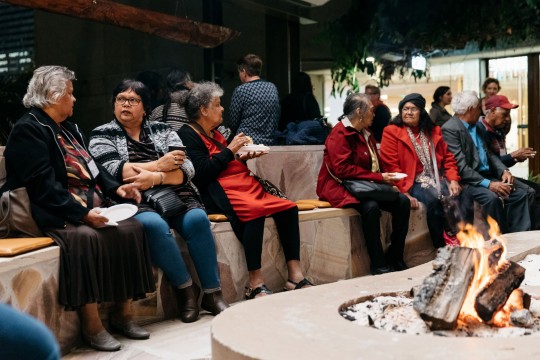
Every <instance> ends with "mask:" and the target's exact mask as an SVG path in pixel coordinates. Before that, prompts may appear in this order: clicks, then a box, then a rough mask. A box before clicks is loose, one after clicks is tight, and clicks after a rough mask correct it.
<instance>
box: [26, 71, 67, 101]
mask: <svg viewBox="0 0 540 360" xmlns="http://www.w3.org/2000/svg"><path fill="white" fill-rule="evenodd" d="M73 80H75V73H74V72H73V71H71V70H69V69H68V68H67V67H64V66H56V65H52V66H41V67H38V68H37V69H36V70H34V75H33V76H32V79H30V82H29V83H28V89H27V90H26V94H25V95H24V98H23V105H24V106H25V107H27V108H30V107H36V108H40V109H43V108H44V107H46V106H48V105H52V104H56V103H57V102H58V100H59V99H60V98H61V97H62V96H64V95H65V94H66V89H67V82H68V81H73Z"/></svg>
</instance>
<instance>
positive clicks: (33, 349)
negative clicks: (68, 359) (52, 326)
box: [0, 304, 60, 360]
mask: <svg viewBox="0 0 540 360" xmlns="http://www.w3.org/2000/svg"><path fill="white" fill-rule="evenodd" d="M0 319H1V320H0V349H1V350H0V354H1V357H2V359H20V360H30V359H35V360H38V359H40V360H57V359H60V347H59V346H58V343H57V342H56V339H55V338H54V336H53V334H52V333H51V331H50V330H49V329H48V328H47V327H46V326H45V325H44V324H43V323H41V322H39V321H38V320H36V319H34V318H33V317H31V316H30V315H27V314H24V313H22V312H20V311H17V310H15V309H13V308H12V307H10V306H7V305H5V304H0Z"/></svg>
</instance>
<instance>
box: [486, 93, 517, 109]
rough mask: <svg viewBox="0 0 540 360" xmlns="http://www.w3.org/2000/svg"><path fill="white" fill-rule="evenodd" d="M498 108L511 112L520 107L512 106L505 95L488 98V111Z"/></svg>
mask: <svg viewBox="0 0 540 360" xmlns="http://www.w3.org/2000/svg"><path fill="white" fill-rule="evenodd" d="M498 107H500V108H503V109H508V110H510V109H515V108H517V107H519V105H516V104H512V103H511V102H510V101H508V98H507V97H506V96H504V95H493V96H490V97H488V98H487V100H486V110H491V109H495V108H498Z"/></svg>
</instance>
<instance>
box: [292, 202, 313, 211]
mask: <svg viewBox="0 0 540 360" xmlns="http://www.w3.org/2000/svg"><path fill="white" fill-rule="evenodd" d="M296 206H298V211H306V210H313V209H315V208H316V206H315V205H313V204H308V203H296Z"/></svg>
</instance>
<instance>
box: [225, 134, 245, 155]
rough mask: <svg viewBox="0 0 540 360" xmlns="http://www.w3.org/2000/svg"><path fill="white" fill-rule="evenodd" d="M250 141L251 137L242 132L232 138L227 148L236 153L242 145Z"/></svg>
mask: <svg viewBox="0 0 540 360" xmlns="http://www.w3.org/2000/svg"><path fill="white" fill-rule="evenodd" d="M250 141H251V139H250V138H249V137H247V136H246V135H244V133H240V134H238V135H236V136H235V137H234V138H233V139H232V141H231V142H230V143H229V145H228V146H227V148H229V149H230V150H231V151H232V152H233V154H236V153H237V152H238V150H240V149H241V148H242V146H244V145H247V144H249V142H250Z"/></svg>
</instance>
